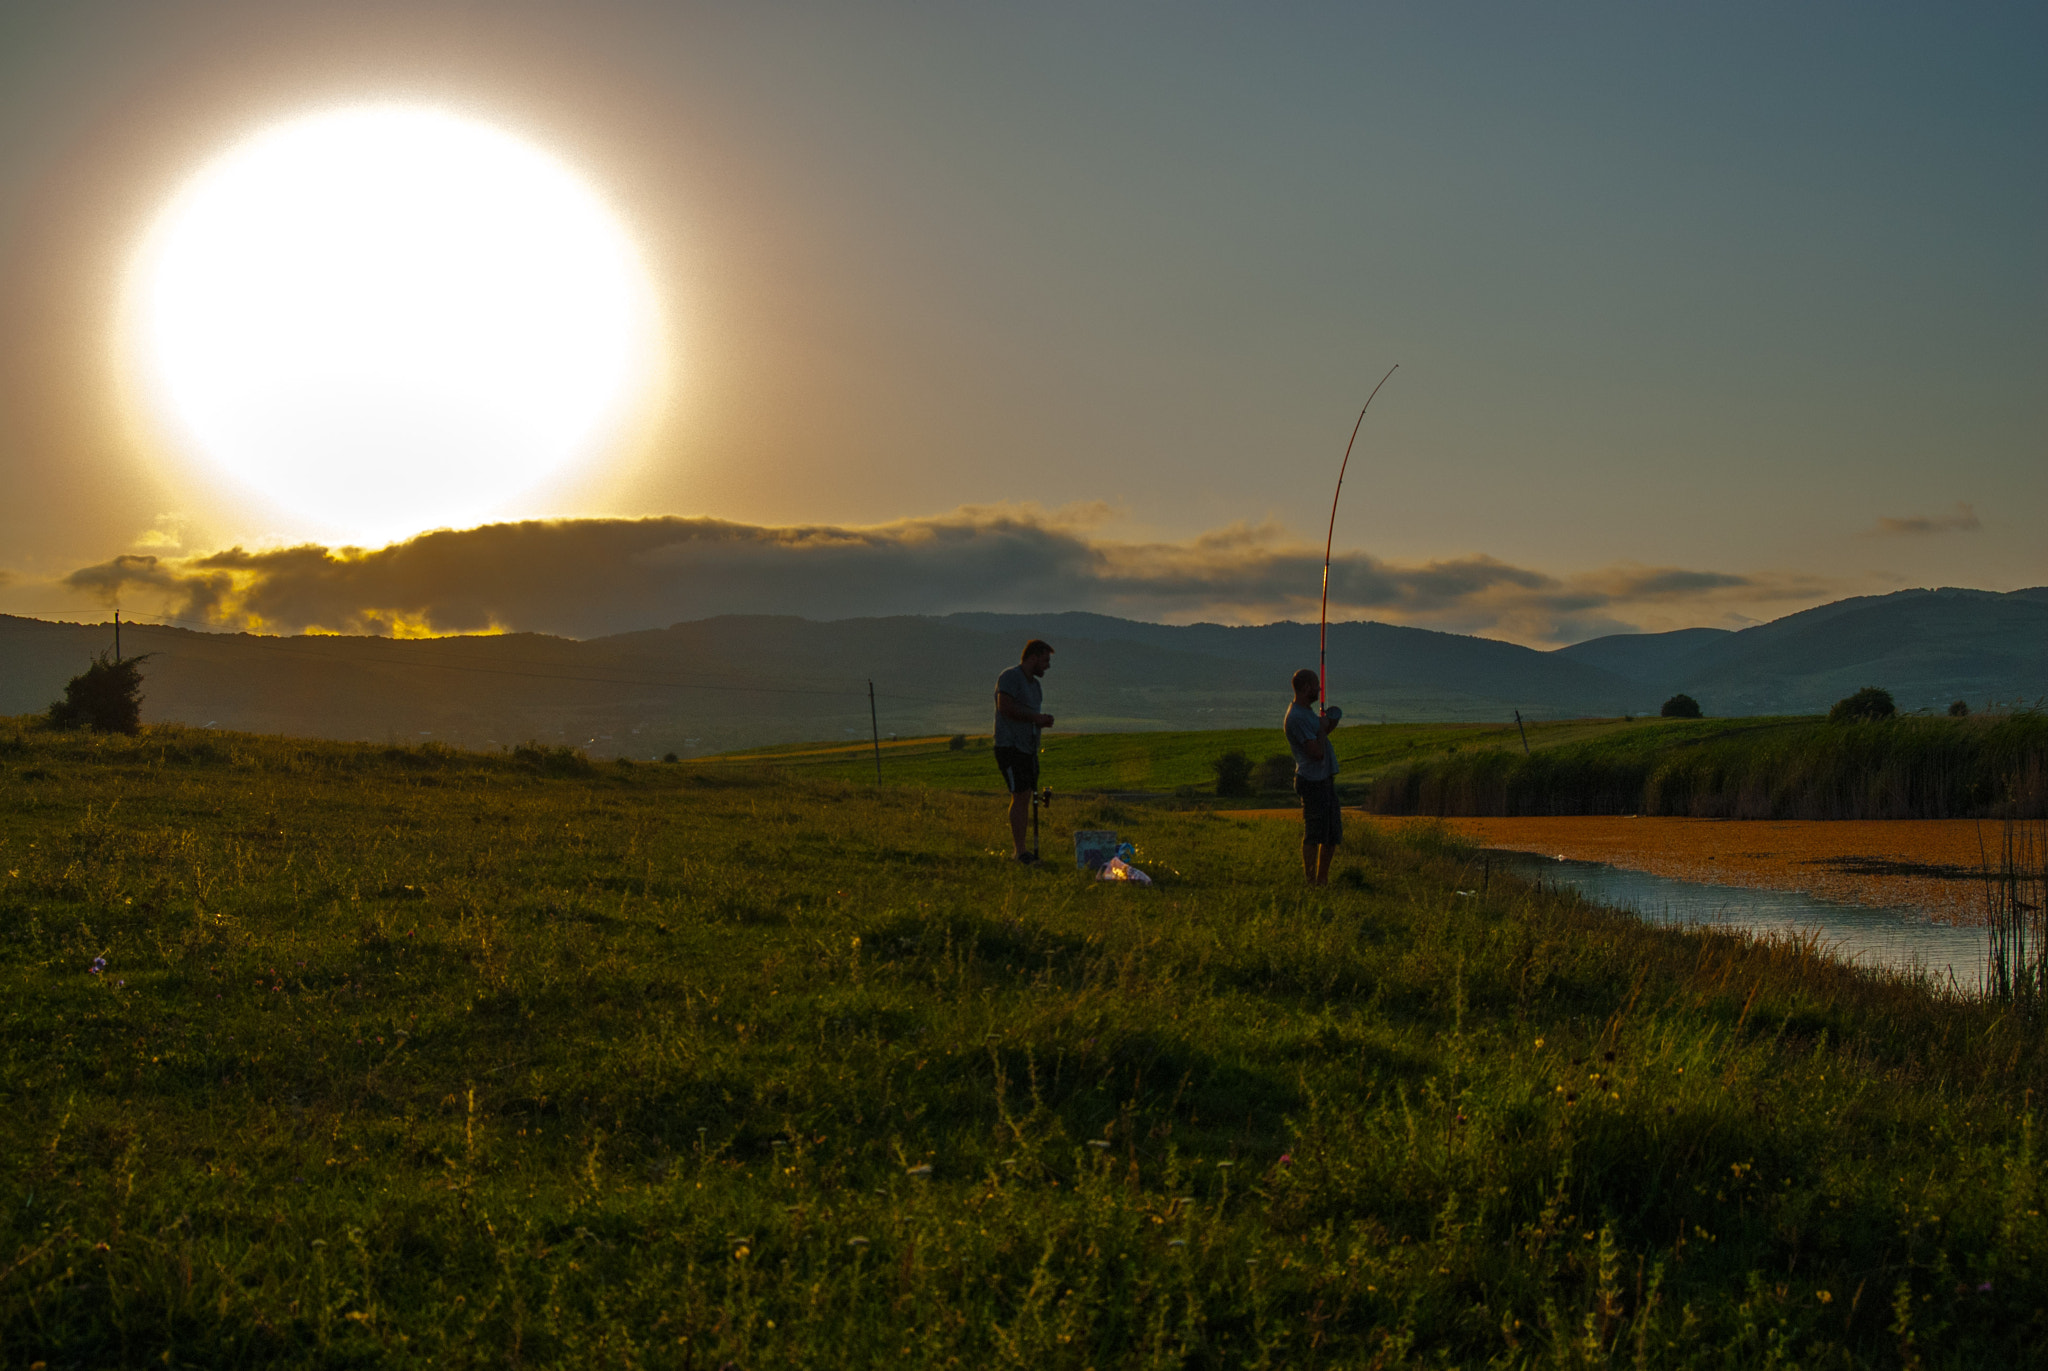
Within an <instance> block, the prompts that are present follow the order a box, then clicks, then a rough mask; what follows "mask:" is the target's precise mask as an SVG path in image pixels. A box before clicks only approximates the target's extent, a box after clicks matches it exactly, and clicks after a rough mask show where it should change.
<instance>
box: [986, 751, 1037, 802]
mask: <svg viewBox="0 0 2048 1371" xmlns="http://www.w3.org/2000/svg"><path fill="white" fill-rule="evenodd" d="M996 769H997V770H998V771H1000V772H1002V773H1003V783H1004V784H1005V785H1007V786H1009V787H1010V793H1011V794H1012V795H1028V794H1030V793H1031V792H1032V791H1034V790H1036V789H1038V758H1037V756H1036V755H1035V754H1033V753H1029V752H1026V751H1025V750H1024V749H1023V748H1021V747H999V748H997V749H996Z"/></svg>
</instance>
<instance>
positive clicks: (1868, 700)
mask: <svg viewBox="0 0 2048 1371" xmlns="http://www.w3.org/2000/svg"><path fill="white" fill-rule="evenodd" d="M1898 712H1899V707H1898V706H1897V705H1895V704H1893V703H1892V693H1891V692H1890V691H1889V690H1880V689H1878V687H1876V686H1865V687H1863V689H1861V690H1859V691H1857V692H1856V693H1855V694H1854V695H1851V696H1849V697H1848V698H1847V699H1843V700H1837V701H1835V707H1834V708H1833V709H1831V710H1829V711H1828V722H1829V723H1831V724H1867V723H1876V722H1877V721H1878V720H1879V719H1889V718H1891V717H1892V715H1894V714H1896V713H1898Z"/></svg>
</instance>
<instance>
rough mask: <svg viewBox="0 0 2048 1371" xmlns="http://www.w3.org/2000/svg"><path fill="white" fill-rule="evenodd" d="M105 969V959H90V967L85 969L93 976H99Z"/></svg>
mask: <svg viewBox="0 0 2048 1371" xmlns="http://www.w3.org/2000/svg"><path fill="white" fill-rule="evenodd" d="M106 969H107V959H106V958H105V957H94V958H93V959H92V965H91V966H89V967H87V968H86V970H87V971H90V972H91V973H92V974H93V975H95V976H97V975H99V974H100V973H101V972H102V971H105V970H106Z"/></svg>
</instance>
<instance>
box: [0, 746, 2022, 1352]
mask: <svg viewBox="0 0 2048 1371" xmlns="http://www.w3.org/2000/svg"><path fill="white" fill-rule="evenodd" d="M1645 727H1658V725H1646V726H1645ZM1370 732H1371V730H1368V729H1360V730H1358V731H1357V733H1356V734H1355V735H1353V736H1355V737H1358V738H1359V739H1360V742H1359V743H1358V744H1357V745H1358V746H1360V747H1363V746H1365V736H1366V735H1367V734H1369V733H1370ZM1261 736H1266V735H1261ZM1406 736H1408V737H1413V738H1415V739H1416V741H1417V745H1418V746H1422V745H1423V744H1422V742H1421V739H1422V738H1423V737H1425V736H1433V735H1428V734H1427V733H1426V732H1425V733H1422V734H1410V735H1406ZM1452 736H1455V737H1457V738H1463V739H1467V740H1469V739H1470V737H1471V736H1472V735H1470V734H1467V733H1457V734H1455V735H1453V734H1451V733H1446V734H1445V739H1446V740H1445V741H1442V742H1441V743H1440V745H1441V746H1443V747H1449V746H1451V745H1452V743H1451V742H1450V741H1448V739H1449V738H1451V737H1452ZM1387 737H1388V738H1389V739H1390V740H1401V739H1402V738H1403V735H1401V734H1399V733H1397V732H1394V731H1389V732H1388V734H1387ZM1084 741H1085V740H1082V739H1078V738H1076V739H1057V740H1056V741H1055V742H1054V745H1053V746H1054V753H1053V755H1052V757H1050V758H1049V759H1048V779H1049V781H1050V783H1051V784H1053V785H1055V786H1056V787H1058V786H1062V785H1065V786H1071V787H1073V788H1075V789H1082V788H1084V787H1083V786H1082V785H1081V783H1080V781H1079V779H1078V778H1079V776H1080V775H1081V774H1082V773H1083V772H1084V771H1086V770H1087V769H1088V768H1090V767H1092V768H1094V769H1096V770H1097V771H1100V772H1103V773H1105V774H1107V773H1112V772H1114V773H1115V774H1116V775H1117V776H1118V778H1119V781H1118V785H1119V787H1121V786H1122V785H1124V784H1129V785H1130V787H1131V788H1133V789H1149V790H1167V791H1171V790H1172V789H1173V788H1174V787H1176V786H1178V785H1182V784H1189V785H1199V784H1202V783H1203V782H1204V781H1205V780H1207V779H1208V777H1207V775H1206V771H1205V768H1206V765H1207V760H1208V755H1205V754H1210V753H1211V749H1212V748H1214V749H1215V750H1222V749H1221V748H1220V747H1217V746H1216V745H1218V744H1221V745H1223V746H1224V747H1227V746H1228V745H1230V735H1222V736H1218V737H1210V738H1207V739H1206V740H1205V741H1204V743H1203V745H1202V746H1201V747H1195V746H1193V745H1183V746H1181V747H1180V749H1179V751H1178V752H1175V751H1174V749H1173V747H1172V746H1171V745H1169V744H1166V743H1161V742H1159V740H1158V735H1153V736H1151V737H1147V738H1141V739H1137V740H1129V739H1121V740H1119V739H1102V740H1095V741H1092V742H1087V743H1086V746H1084ZM1246 741H1250V737H1249V735H1248V737H1247V739H1246ZM1347 741H1348V740H1347ZM1239 745H1243V744H1242V743H1240V744H1239ZM1261 747H1262V750H1263V745H1261ZM1089 748H1093V749H1095V750H1094V751H1092V752H1091V751H1089V750H1088V749H1089ZM1062 749H1065V752H1064V754H1063V752H1062ZM1120 749H1129V750H1127V751H1124V750H1120ZM1155 749H1163V750H1155ZM1403 750H1404V751H1405V750H1406V749H1405V746H1404V748H1403ZM931 751H932V755H931V756H929V757H926V756H925V755H924V754H922V753H920V754H916V756H915V757H913V756H912V755H910V754H909V753H908V752H906V753H905V754H903V755H901V756H899V757H898V758H897V760H896V765H897V766H899V768H901V770H900V771H899V772H898V773H897V774H896V775H894V776H893V777H892V778H891V779H890V783H889V784H887V785H884V786H882V787H879V788H878V787H876V786H875V785H874V784H873V781H872V772H871V770H870V772H869V774H868V777H867V779H866V780H864V781H863V780H861V779H859V773H858V771H857V770H848V771H843V772H835V770H834V768H836V767H840V766H843V765H850V763H844V762H839V761H829V762H819V763H815V764H809V765H797V764H794V761H795V759H793V758H792V759H788V760H790V761H791V762H792V764H790V765H783V766H769V765H740V764H731V763H728V764H725V765H721V766H685V765H675V766H669V765H659V764H655V765H649V764H640V765H632V766H626V765H614V764H605V765H602V766H593V765H591V764H590V763H588V762H587V761H585V760H584V759H583V758H581V757H580V756H578V755H576V754H572V753H566V752H560V751H550V750H540V749H520V750H517V751H513V752H507V753H502V754H492V755H481V754H469V753H461V752H455V751H450V750H447V749H437V748H419V749H411V748H407V749H399V748H388V749H387V748H379V747H370V746H361V745H349V744H335V743H322V742H306V741H298V740H292V739H284V738H257V737H248V736H235V735H220V734H211V733H198V732H192V731H183V730H178V729H170V728H159V729H149V730H145V731H144V732H143V733H142V734H141V735H140V736H139V737H135V738H123V737H104V736H95V735H84V734H57V733H51V732H47V731H44V730H42V729H40V728H39V727H37V726H36V725H35V724H34V723H33V722H32V721H29V720H21V721H16V722H15V723H14V724H12V725H6V724H0V1225H4V1231H0V1365H5V1366H9V1367H24V1368H37V1367H41V1368H44V1369H45V1371H56V1368H61V1367H115V1366H145V1365H146V1366H152V1367H158V1366H171V1367H178V1366H192V1367H237V1366H269V1365H291V1366H314V1367H357V1366H361V1367H368V1366H377V1367H384V1366H409V1365H421V1366H425V1365H435V1366H472V1365H473V1366H490V1367H500V1366H549V1367H557V1366H558V1367H592V1366H620V1367H638V1366H649V1367H678V1368H705V1369H706V1371H717V1369H718V1368H724V1367H728V1366H729V1367H733V1368H767V1367H850V1366H889V1367H927V1366H929V1367H949V1366H973V1367H983V1368H995V1367H1013V1366H1028V1367H1031V1368H1034V1371H1039V1369H1044V1368H1068V1367H1072V1368H1085V1367H1094V1368H1109V1367H1203V1368H1209V1367H1216V1368H1221V1367H1282V1366H1285V1367H1370V1366H1378V1367H1396V1366H1418V1367H1420V1366H1475V1367H1551V1366H1557V1367H1596V1366H1598V1367H1605V1366H1645V1367H1758V1366H1785V1367H1792V1366H1798V1367H1819V1368H1828V1367H1864V1366H1869V1367H1921V1366H1925V1367H1983V1366H2017V1365H2025V1364H2036V1365H2038V1364H2039V1363H2040V1356H2041V1354H2040V1348H2041V1347H2042V1346H2044V1345H2048V1312H2044V1311H2048V1222H2044V1219H2043V1208H2044V1200H2048V1195H2044V1188H2048V1175H2044V1165H2043V1159H2042V1143H2041V1141H2040V1140H2038V1139H2037V1138H2036V1137H2035V1134H2034V1127H2035V1122H2036V1120H2035V1103H2036V1101H2037V1100H2038V1099H2040V1098H2041V1096H2042V1094H2043V1092H2044V1087H2048V1053H2044V1041H2043V1033H2042V1027H2041V1025H2040V1024H2039V1023H2038V1022H2032V1021H2028V1020H2027V1019H2025V1018H2024V1017H2022V1016H2020V1015H2017V1014H2014V1013H2011V1012H2007V1011H2005V1010H2002V1009H2000V1008H1999V1007H1997V1006H1994V1005H1988V1004H1984V1003H1980V1002H1974V1001H1969V1000H1964V999H1957V998H1954V997H1952V996H1945V995H1943V994H1941V993H1939V992H1938V991H1937V990H1936V989H1935V988H1933V987H1930V986H1926V985H1922V984H1918V983H1916V982H1914V981H1912V980H1910V979H1901V978H1898V977H1884V976H1876V975H1870V974H1865V973H1860V972H1855V971H1851V970H1847V969H1844V968H1842V967H1840V966H1838V965H1836V964H1834V963H1831V962H1829V961H1827V960H1825V959H1824V958H1822V957H1820V956H1819V955H1817V953H1816V949H1814V948H1813V947H1811V946H1803V945H1799V944H1796V943H1760V942H1754V941H1744V940H1741V939H1737V938H1733V937H1728V936H1719V935H1708V934H1695V933H1684V932H1676V931H1660V930H1656V929H1651V928H1648V927H1645V926H1642V925H1640V924H1638V923H1636V922H1634V921H1632V920H1630V919H1628V918H1625V917H1622V916H1618V915H1614V914H1611V913H1609V912H1606V911H1603V910H1600V909H1598V908H1595V907H1591V906H1588V905H1586V904H1584V903H1582V902H1580V901H1578V900H1577V899H1575V898H1572V897H1570V896H1565V895H1558V894H1555V893H1540V894H1539V893H1536V892H1533V891H1531V890H1530V889H1528V888H1526V887H1523V886H1521V885H1518V884H1514V883H1511V882H1507V881H1504V880H1502V879H1500V878H1498V877H1492V878H1488V877H1487V876H1485V875H1484V874H1483V873H1484V871H1485V868H1484V867H1483V866H1482V865H1481V864H1479V863H1477V862H1475V861H1474V859H1473V854H1472V853H1471V852H1470V851H1469V850H1467V849H1463V848H1461V847H1460V846H1458V845H1457V844H1456V843H1455V842H1453V841H1451V840H1450V839H1449V838H1448V837H1446V835H1445V834H1444V833H1443V831H1442V830H1441V829H1438V828H1434V827H1431V826H1429V825H1427V824H1423V825H1419V826H1417V827H1415V828H1413V829H1411V830H1410V831H1409V832H1407V833H1406V834H1405V835H1401V836H1383V837H1373V836H1371V835H1360V836H1359V837H1358V838H1357V839H1356V840H1355V841H1354V842H1353V843H1352V844H1351V845H1350V846H1348V847H1347V848H1346V849H1345V852H1344V855H1343V856H1342V857H1341V858H1340V861H1339V867H1338V874H1337V879H1336V881H1335V882H1334V884H1333V886H1332V887H1331V888H1330V889H1329V890H1327V891H1319V892H1318V891H1307V890H1304V889H1302V888H1301V887H1300V885H1299V873H1298V867H1297V862H1296V855H1297V854H1296V851H1295V847H1296V838H1295V834H1294V832H1293V831H1292V829H1291V828H1290V826H1289V825H1287V824H1285V823H1279V822H1274V821H1271V820H1263V821H1253V820H1241V819H1236V818H1232V817H1229V816H1227V815H1222V814H1218V813H1214V812H1205V811H1203V810H1201V809H1199V808H1192V807H1174V806H1169V805H1157V806H1150V805H1145V804H1140V803H1135V802H1128V801H1127V802H1123V803H1121V804H1116V803H1109V802H1106V801H1100V800H1078V801H1074V802H1072V803H1069V804H1066V805H1064V806H1062V805H1060V804H1058V803H1056V804H1055V806H1054V808H1053V810H1052V829H1051V830H1050V832H1049V834H1048V848H1049V850H1053V851H1056V850H1057V849H1058V848H1059V847H1060V845H1061V844H1062V843H1063V842H1064V841H1065V836H1066V834H1067V833H1068V832H1069V830H1070V829H1072V828H1073V827H1076V826H1087V827H1107V828H1114V829H1117V830H1119V831H1120V832H1121V833H1123V834H1124V835H1125V836H1126V837H1128V838H1129V839H1131V840H1132V841H1133V842H1134V843H1135V844H1136V845H1137V847H1138V849H1139V851H1140V854H1141V855H1140V861H1139V864H1140V865H1141V866H1142V867H1144V868H1145V869H1147V870H1148V871H1150V872H1152V873H1153V875H1154V876H1155V877H1156V878H1157V884H1156V885H1153V886H1151V887H1149V888H1144V887H1133V886H1122V885H1110V884H1105V883H1096V882H1091V881H1089V880H1087V879H1085V878H1084V877H1083V876H1082V875H1081V874H1079V873H1077V872H1076V871H1074V870H1073V869H1072V868H1071V866H1070V865H1063V864H1062V863H1059V862H1056V861H1055V862H1048V863H1047V864H1046V865H1045V866H1044V867H1041V868H1038V869H1026V868H1020V867H1018V866H1016V865H1015V864H1013V863H1010V862H1008V861H1006V860H1003V859H1002V858H1000V857H998V856H997V855H995V853H996V850H997V849H999V848H1002V847H1004V846H1006V844H1005V842H1004V840H1003V837H1002V821H1001V817H1000V813H999V802H998V801H997V800H996V798H995V797H993V796H991V795H988V794H985V793H969V791H968V788H969V786H970V785H972V786H976V787H983V788H985V787H986V782H987V781H988V780H989V779H990V778H992V775H993V772H992V769H990V777H978V776H974V777H970V776H969V775H968V771H969V770H970V769H974V770H978V769H984V768H988V759H987V757H986V754H985V753H984V754H982V755H981V756H979V757H978V758H977V757H975V756H974V755H973V754H972V753H969V754H968V755H966V756H964V757H963V756H957V755H946V754H948V753H950V749H948V748H946V747H945V744H944V741H943V740H941V742H940V743H939V744H938V746H937V747H936V748H934V749H932V750H931ZM1253 755H1254V756H1257V755H1259V754H1258V753H1254V754H1253ZM1345 755H1346V756H1347V757H1349V756H1352V755H1359V756H1362V755H1363V754H1362V753H1361V754H1351V753H1346V754H1345ZM1176 758H1178V759H1177V760H1176ZM1148 759H1150V760H1148ZM913 761H915V762H916V764H917V765H922V766H927V767H929V768H930V770H929V772H927V773H924V774H920V775H912V774H907V773H908V772H909V768H910V766H911V765H912V763H913ZM866 762H867V765H868V766H869V767H870V768H872V757H871V756H870V757H868V758H867V759H866ZM888 765H889V763H888V762H886V761H885V768H886V767H887V766H888ZM953 767H959V768H961V771H960V773H959V774H960V776H961V777H962V778H963V779H962V780H961V781H960V783H959V784H958V785H954V784H951V783H949V782H945V781H944V779H943V778H945V777H948V776H951V775H952V774H953V773H952V772H951V771H949V770H947V768H953ZM1063 767H1070V768H1071V769H1072V772H1073V774H1074V775H1075V777H1076V779H1075V780H1072V781H1068V780H1064V779H1063V772H1062V768H1063ZM1120 768H1128V772H1129V775H1131V776H1133V777H1136V778H1138V779H1135V780H1130V781H1128V782H1127V781H1125V780H1124V779H1123V778H1124V776H1125V772H1124V771H1123V770H1120ZM888 774H889V773H888V772H887V771H886V770H885V775H888ZM1104 788H1108V787H1104Z"/></svg>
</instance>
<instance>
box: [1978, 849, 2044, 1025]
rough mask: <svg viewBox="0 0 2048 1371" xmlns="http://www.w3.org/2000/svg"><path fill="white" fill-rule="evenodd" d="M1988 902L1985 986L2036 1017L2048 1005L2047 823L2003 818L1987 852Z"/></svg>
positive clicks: (1986, 888)
mask: <svg viewBox="0 0 2048 1371" xmlns="http://www.w3.org/2000/svg"><path fill="white" fill-rule="evenodd" d="M1984 905H1985V914H1986V916H1987V922H1988V924H1989V925H1990V949H1989V952H1990V956H1989V959H1988V962H1987V965H1986V971H1985V991H1986V993H1987V994H1988V995H1989V996H1990V997H1991V998H1992V999H1994V1000H1997V1001H1999V1002H2001V1003H2006V1004H2012V1005H2015V1006H2017V1007H2019V1008H2020V1009H2021V1010H2023V1011H2024V1012H2026V1013H2027V1014H2029V1015H2031V1016H2034V1017H2038V1016H2039V1015H2040V1014H2041V1013H2042V1011H2043V1010H2044V1009H2048V822H2043V821H2039V820H2036V821H2034V822H2031V823H2030V822H2026V821H2020V820H2012V819H2008V820H2007V821H2006V822H2005V824H2004V826H2003V828H2002V830H2001V832H2000V834H1999V845H1998V849H1997V851H1996V853H1986V854H1984Z"/></svg>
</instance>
